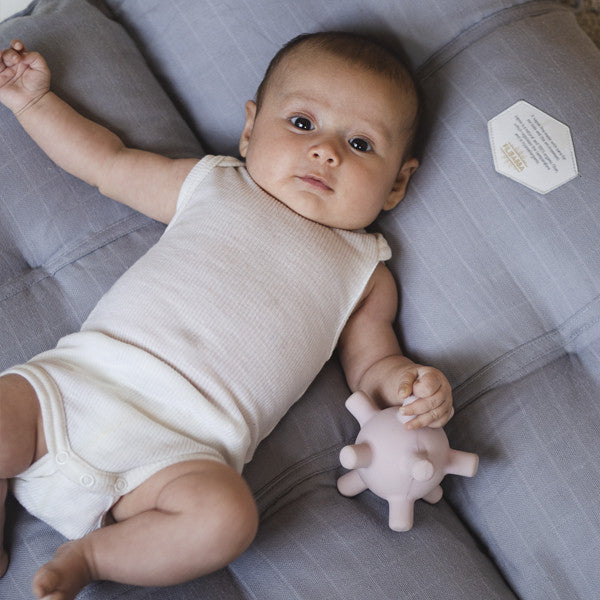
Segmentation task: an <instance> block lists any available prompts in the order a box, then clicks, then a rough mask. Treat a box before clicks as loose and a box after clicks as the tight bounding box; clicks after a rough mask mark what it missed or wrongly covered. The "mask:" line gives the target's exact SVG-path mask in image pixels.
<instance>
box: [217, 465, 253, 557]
mask: <svg viewBox="0 0 600 600" xmlns="http://www.w3.org/2000/svg"><path fill="white" fill-rule="evenodd" d="M226 480H227V483H226V485H225V486H223V487H222V488H221V489H220V490H218V491H217V490H215V498H214V501H215V504H214V505H213V506H214V514H213V519H214V521H213V522H214V523H215V525H216V526H217V528H218V529H219V530H220V534H221V536H222V538H221V539H223V540H229V545H230V548H231V558H230V559H229V561H228V562H230V561H231V560H233V559H234V558H237V556H239V555H240V554H241V553H242V552H244V550H246V548H248V546H249V545H250V544H251V543H252V540H253V539H254V537H255V536H256V532H257V530H258V522H259V515H258V509H257V507H256V502H255V500H254V496H253V495H252V492H251V491H250V488H249V487H248V485H247V483H246V482H245V481H244V479H243V478H242V477H240V476H239V475H238V474H237V473H235V472H234V471H232V473H231V474H230V476H229V477H226Z"/></svg>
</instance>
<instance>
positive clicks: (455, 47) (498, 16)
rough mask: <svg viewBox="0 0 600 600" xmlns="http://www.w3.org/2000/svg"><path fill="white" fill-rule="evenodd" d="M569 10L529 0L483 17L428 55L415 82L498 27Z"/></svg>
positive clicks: (545, 1)
mask: <svg viewBox="0 0 600 600" xmlns="http://www.w3.org/2000/svg"><path fill="white" fill-rule="evenodd" d="M569 10H570V9H569V8H568V7H566V6H564V5H561V4H558V3H556V2H554V1H553V0H531V1H530V2H527V3H525V4H519V5H518V6H511V7H509V8H503V9H502V10H499V11H497V12H495V13H492V14H491V15H489V16H487V17H485V18H484V19H482V20H481V21H479V22H478V23H475V24H474V25H471V26H470V27H468V28H467V29H465V30H464V31H462V32H461V33H459V34H458V35H457V36H456V37H455V38H454V39H453V40H451V41H450V42H448V43H447V44H445V45H444V46H442V48H441V49H440V50H438V51H437V52H435V53H434V54H433V55H432V56H430V57H429V58H428V59H427V60H426V61H425V62H424V63H423V64H422V65H421V66H420V67H419V68H418V69H417V70H416V75H417V77H418V79H419V80H421V81H425V80H426V79H428V78H429V77H431V76H432V75H434V74H435V73H436V72H437V71H439V70H440V69H441V68H442V67H443V66H444V65H445V64H446V63H448V62H450V61H451V60H452V59H453V58H454V57H455V56H456V55H457V54H459V53H460V52H462V51H463V50H465V49H466V48H468V47H469V46H471V44H473V43H475V42H477V41H478V40H480V39H481V38H483V37H485V36H487V35H489V34H490V33H493V32H494V31H496V29H498V28H499V27H502V26H504V25H509V24H510V23H513V22H515V21H520V20H522V19H526V18H529V17H538V16H541V15H544V14H546V13H550V12H555V11H567V12H569Z"/></svg>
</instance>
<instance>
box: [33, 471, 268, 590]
mask: <svg viewBox="0 0 600 600" xmlns="http://www.w3.org/2000/svg"><path fill="white" fill-rule="evenodd" d="M112 512H113V517H114V519H115V520H116V523H114V524H112V525H109V526H107V527H104V528H102V529H98V530H96V531H94V532H92V533H91V534H89V535H87V536H85V537H84V538H81V539H80V540H75V541H72V542H68V543H67V544H64V545H63V546H61V547H60V548H59V549H58V551H57V553H56V555H55V557H54V559H53V560H51V561H50V562H49V563H48V564H46V565H44V566H43V567H41V568H40V569H39V571H38V572H37V573H36V575H35V577H34V582H33V589H34V592H35V594H36V595H37V596H38V598H44V599H46V598H47V600H71V599H73V598H75V596H76V595H77V593H78V592H79V590H80V589H81V588H82V587H84V586H85V585H87V584H88V583H90V582H91V581H94V580H97V579H108V580H111V581H117V582H120V583H128V584H134V585H143V586H163V585H173V584H176V583H181V582H183V581H188V580H190V579H194V578H196V577H200V576H201V575H205V574H207V573H210V572H212V571H215V570H217V569H220V568H221V567H224V566H225V565H227V564H229V563H230V562H231V561H232V560H234V559H235V558H236V557H237V556H239V555H240V554H241V553H242V552H243V551H244V550H245V549H246V548H247V547H248V546H249V545H250V543H251V542H252V540H253V538H254V535H255V534H256V529H257V526H258V515H257V510H256V506H255V504H254V499H253V497H252V494H251V492H250V490H249V488H248V486H247V485H246V483H245V482H244V480H243V479H242V478H241V477H240V476H239V475H238V474H237V473H236V472H235V471H234V470H233V469H231V468H230V467H228V466H226V465H223V464H221V463H217V462H214V461H190V462H184V463H180V464H176V465H173V466H171V467H168V468H167V469H164V470H163V471H160V472H159V473H157V474H156V475H154V476H153V477H151V478H150V479H149V480H148V481H146V482H145V483H144V484H142V485H141V486H140V487H139V488H137V489H136V490H134V491H132V492H130V493H129V494H127V495H126V496H124V497H123V498H121V500H120V501H119V502H118V503H117V504H116V505H115V507H114V508H113V511H112Z"/></svg>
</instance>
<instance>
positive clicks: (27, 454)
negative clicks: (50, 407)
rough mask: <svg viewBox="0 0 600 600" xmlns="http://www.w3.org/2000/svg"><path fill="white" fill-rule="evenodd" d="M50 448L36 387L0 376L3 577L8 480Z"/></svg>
mask: <svg viewBox="0 0 600 600" xmlns="http://www.w3.org/2000/svg"><path fill="white" fill-rule="evenodd" d="M47 451H48V450H47V448H46V441H45V438H44V432H43V429H42V419H41V414H40V405H39V402H38V399H37V396H36V393H35V391H34V389H33V388H32V387H31V385H29V383H28V382H27V380H25V379H23V378H22V377H19V376H18V375H5V376H4V377H0V577H1V576H2V575H4V573H5V571H6V568H7V566H8V555H7V554H6V552H5V550H4V548H3V544H2V537H3V529H4V515H5V506H4V503H5V500H6V491H7V487H8V479H10V478H11V477H14V476H15V475H18V474H19V473H22V472H23V471H25V470H26V469H27V468H28V467H29V466H30V465H31V464H32V463H33V462H34V461H36V460H37V459H39V458H41V457H42V456H43V455H44V454H46V452H47Z"/></svg>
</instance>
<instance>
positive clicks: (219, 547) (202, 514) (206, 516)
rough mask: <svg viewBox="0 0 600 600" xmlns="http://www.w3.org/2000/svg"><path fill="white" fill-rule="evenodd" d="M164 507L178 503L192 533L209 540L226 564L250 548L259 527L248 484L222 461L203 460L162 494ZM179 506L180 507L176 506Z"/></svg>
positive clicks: (199, 538)
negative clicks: (207, 461) (197, 466)
mask: <svg viewBox="0 0 600 600" xmlns="http://www.w3.org/2000/svg"><path fill="white" fill-rule="evenodd" d="M161 496H162V497H161V504H162V508H163V509H165V508H166V509H167V510H168V505H171V509H175V507H176V506H177V507H178V508H179V510H180V511H181V512H182V513H186V514H187V517H188V519H187V520H188V523H189V526H190V529H189V530H188V531H189V535H190V536H192V537H194V538H196V539H197V540H198V541H199V543H200V544H205V543H206V542H207V541H209V545H212V546H213V548H212V550H211V551H212V552H214V553H215V558H217V556H220V560H218V562H220V563H221V566H224V565H226V564H228V563H229V562H231V561H232V560H234V559H236V558H237V557H238V556H239V555H240V554H242V553H243V552H244V550H246V548H248V546H249V545H250V544H251V543H252V540H253V539H254V537H255V536H256V532H257V530H258V521H259V516H258V510H257V507H256V502H255V501H254V497H253V495H252V492H251V490H250V488H249V487H248V484H247V483H246V482H245V480H244V479H243V478H242V477H241V476H240V475H239V474H238V473H237V472H236V471H235V470H233V469H231V468H230V467H228V466H227V465H224V464H221V463H217V462H214V463H205V464H200V465H199V468H198V469H197V470H193V471H191V472H189V473H187V474H186V475H184V476H183V477H181V478H179V479H178V480H177V481H174V482H172V484H171V485H170V486H168V489H165V490H164V491H163V493H162V494H161ZM175 510H177V509H175Z"/></svg>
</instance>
